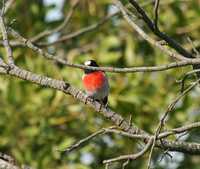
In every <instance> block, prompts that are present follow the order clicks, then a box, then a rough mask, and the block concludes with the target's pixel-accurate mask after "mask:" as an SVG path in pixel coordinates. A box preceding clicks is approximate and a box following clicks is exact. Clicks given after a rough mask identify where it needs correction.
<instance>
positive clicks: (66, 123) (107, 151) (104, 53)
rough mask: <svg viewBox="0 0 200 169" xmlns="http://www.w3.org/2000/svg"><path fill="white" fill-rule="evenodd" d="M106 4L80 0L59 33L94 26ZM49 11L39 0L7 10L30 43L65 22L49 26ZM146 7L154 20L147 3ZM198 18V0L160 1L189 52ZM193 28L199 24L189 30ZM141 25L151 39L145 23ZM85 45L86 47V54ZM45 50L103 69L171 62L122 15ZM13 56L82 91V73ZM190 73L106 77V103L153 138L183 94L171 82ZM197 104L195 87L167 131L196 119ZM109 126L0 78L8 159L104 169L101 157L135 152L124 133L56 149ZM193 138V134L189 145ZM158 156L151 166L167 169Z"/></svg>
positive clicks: (166, 22) (66, 101)
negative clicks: (78, 146)
mask: <svg viewBox="0 0 200 169" xmlns="http://www.w3.org/2000/svg"><path fill="white" fill-rule="evenodd" d="M70 2H72V0H71V1H69V2H68V1H66V2H65V5H64V7H63V9H61V10H63V14H64V15H65V14H66V11H68V10H69V8H70ZM145 2H146V1H144V0H143V1H142V0H141V1H140V3H145ZM125 3H127V2H125ZM110 4H111V1H110V0H102V1H97V0H96V1H90V0H84V1H82V0H81V1H80V3H79V6H78V7H77V8H76V10H75V11H74V14H73V16H72V18H71V21H70V23H69V25H68V26H67V28H65V29H64V30H63V34H66V33H70V32H73V31H75V30H79V29H80V28H82V27H85V26H87V25H90V24H93V23H96V22H97V21H98V20H100V19H101V18H102V17H103V16H105V15H106V14H107V11H108V8H109V7H110ZM54 8H56V6H55V5H51V6H45V5H44V4H43V1H42V0H37V1H35V0H29V1H22V0H21V1H20V0H19V1H16V2H15V4H14V5H13V6H12V8H11V9H10V10H9V11H8V18H7V23H8V24H9V23H11V21H12V20H13V19H16V21H15V22H14V23H13V24H12V25H11V26H12V27H13V28H15V29H16V30H17V31H19V32H20V33H21V34H22V35H24V36H25V37H29V38H30V37H32V36H34V35H36V34H37V33H39V32H41V31H44V30H47V29H52V28H55V26H57V25H58V24H60V23H62V21H63V19H64V18H62V19H60V20H56V21H51V22H48V21H46V20H45V16H46V15H47V12H48V11H49V10H51V9H54ZM144 9H145V10H146V11H147V12H148V14H149V15H150V16H153V6H152V4H151V3H149V4H148V5H146V6H145V7H144ZM186 11H187V12H186ZM199 16H200V9H199V1H198V0H191V1H179V0H171V1H161V5H160V16H159V25H160V28H161V30H164V31H165V32H167V33H169V34H170V35H171V36H173V37H174V38H175V39H176V40H177V41H179V42H180V43H181V44H182V45H183V46H187V47H188V42H187V41H186V37H187V36H190V37H191V38H192V39H194V40H196V39H198V37H199V36H200V32H199V24H198V23H199ZM138 23H141V21H138ZM193 24H195V25H196V24H197V25H198V26H196V27H193V26H192V25H193ZM140 25H142V24H140ZM141 27H142V28H144V29H145V31H147V33H148V34H149V35H152V33H151V32H150V31H149V30H148V29H147V28H146V27H145V26H141ZM180 32H181V33H180ZM152 36H153V35H152ZM43 40H44V41H47V40H48V39H47V38H45V39H43ZM189 47H191V45H189ZM86 48H89V50H88V51H87V50H86V52H85V51H84V49H86ZM45 50H49V51H51V52H52V51H53V52H54V53H55V54H58V55H61V56H62V57H63V58H66V59H67V60H68V61H70V62H73V63H83V61H84V60H87V59H89V58H92V59H95V60H97V61H98V63H99V64H100V65H103V66H115V67H131V66H142V65H160V64H165V63H169V62H170V61H171V59H170V58H169V57H168V56H166V55H165V54H163V53H162V52H161V51H160V50H159V49H157V48H155V47H152V46H150V45H149V44H148V43H147V42H146V41H144V40H143V39H142V38H141V37H140V36H139V35H138V34H137V33H136V32H135V31H134V30H132V29H131V28H130V26H129V25H128V24H127V23H126V22H125V21H124V20H122V19H121V18H120V17H114V18H112V19H110V21H108V22H107V23H105V24H104V25H102V26H101V27H99V28H98V29H96V30H95V31H93V32H89V33H87V34H84V35H82V36H79V37H77V38H75V39H72V40H69V41H66V42H64V43H60V44H56V45H55V46H52V47H49V48H48V47H47V48H45ZM4 55H5V51H4V49H3V48H1V49H0V56H4ZM14 57H15V60H16V63H17V65H19V66H21V67H24V68H26V69H28V70H31V71H33V72H36V73H39V74H44V75H48V76H51V77H53V78H56V79H64V80H66V81H68V82H69V83H70V84H72V85H74V86H76V87H77V88H82V84H81V76H82V74H83V72H82V71H81V70H78V69H73V68H67V67H64V66H62V65H59V64H56V63H54V62H51V61H47V60H45V59H44V58H43V57H41V56H39V55H37V54H36V53H34V52H32V51H31V50H29V49H24V48H23V47H20V48H15V49H14ZM188 70H191V68H179V69H175V70H170V71H166V72H156V73H135V74H114V73H107V75H108V77H109V81H110V85H111V91H110V96H109V105H110V107H111V108H112V109H113V110H115V111H116V112H118V113H120V114H122V115H123V116H124V117H125V118H127V119H128V118H129V116H130V114H131V115H132V116H133V122H134V123H135V124H137V125H138V126H139V127H141V128H142V129H144V130H146V131H148V132H151V133H153V132H154V131H155V128H156V126H157V124H158V122H159V118H160V116H161V115H162V114H163V113H164V112H165V110H166V109H167V106H168V105H169V104H170V103H171V102H172V100H173V99H175V97H176V96H177V95H178V94H179V92H180V84H178V83H176V80H177V79H179V78H180V77H181V76H182V75H183V74H184V72H187V71H188ZM187 84H189V82H188V83H187ZM199 99H200V97H199V89H196V90H194V91H193V92H192V93H191V94H189V95H188V96H187V97H185V98H184V99H183V100H182V101H180V102H179V103H178V105H177V108H176V110H175V111H173V112H171V114H170V116H169V120H168V121H167V127H168V128H169V129H170V128H174V127H178V126H181V125H182V124H185V123H190V122H193V121H197V120H199V119H200V116H199ZM111 125H112V124H110V122H109V121H107V120H106V119H104V118H103V117H101V116H99V115H97V113H95V112H94V111H93V110H92V109H90V108H87V106H85V105H84V104H82V103H79V102H77V101H76V100H75V99H74V98H72V97H70V96H66V95H64V94H63V93H61V92H58V91H54V90H53V89H45V88H42V87H38V86H36V85H35V84H31V83H29V82H25V81H22V80H19V79H16V78H12V77H8V76H0V136H1V139H0V151H1V152H5V153H8V154H11V155H12V156H14V157H15V158H16V160H17V161H19V162H20V163H22V164H28V165H30V166H33V167H35V168H38V169H42V168H49V169H51V168H52V169H53V168H58V169H65V168H66V169H67V168H70V169H92V168H100V169H103V168H104V167H105V166H103V164H102V161H103V160H105V159H108V158H111V157H115V156H118V155H121V154H128V153H133V152H136V151H137V150H138V147H140V144H138V142H137V141H133V140H130V139H127V138H124V137H121V136H117V135H106V136H102V137H97V138H95V139H94V140H93V141H91V142H90V143H89V144H87V145H85V147H84V148H81V149H79V150H77V151H74V152H71V153H70V154H64V153H61V152H60V151H58V150H62V149H63V148H66V147H67V146H69V145H71V144H72V143H74V142H75V141H77V140H80V139H82V138H84V137H86V136H88V135H89V134H91V133H93V132H95V131H97V130H98V129H100V128H102V127H106V126H111ZM196 137H197V136H196ZM193 138H194V137H192V136H191V137H189V138H188V140H193ZM198 138H199V137H198ZM161 153H162V152H155V154H156V155H157V157H156V155H155V157H154V162H155V164H156V165H157V166H158V168H165V167H163V166H160V164H159V162H158V157H160V156H159V154H161ZM88 154H89V155H88ZM88 156H89V157H88ZM85 157H87V158H86V159H87V160H88V159H90V158H91V161H89V162H88V163H87V162H86V161H87V160H84V158H85ZM147 159H148V157H147V156H145V157H144V158H142V159H139V160H137V161H134V162H131V163H130V164H129V165H128V166H127V169H128V168H138V169H139V168H140V169H143V168H146V166H147V164H146V162H144V161H147ZM196 161H198V162H196ZM169 163H170V161H169ZM177 164H178V166H179V168H181V169H188V168H189V167H190V168H195V169H198V168H199V159H197V157H192V156H185V161H184V162H183V163H177ZM110 168H113V169H114V168H115V169H117V168H121V165H120V164H118V163H117V164H114V165H113V166H111V167H110Z"/></svg>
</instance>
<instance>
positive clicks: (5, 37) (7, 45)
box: [0, 7, 14, 65]
mask: <svg viewBox="0 0 200 169" xmlns="http://www.w3.org/2000/svg"><path fill="white" fill-rule="evenodd" d="M3 8H4V7H3ZM3 10H4V9H2V11H1V15H0V29H1V33H2V36H3V44H4V47H5V49H6V52H7V59H8V63H9V64H10V65H13V64H14V59H13V54H12V49H11V47H10V43H9V40H8V34H7V30H6V26H5V24H4V18H3V15H4V13H3Z"/></svg>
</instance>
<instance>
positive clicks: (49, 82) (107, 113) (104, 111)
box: [0, 66, 200, 154]
mask: <svg viewBox="0 0 200 169" xmlns="http://www.w3.org/2000/svg"><path fill="white" fill-rule="evenodd" d="M0 73H2V74H8V75H11V76H14V77H17V78H19V79H23V80H26V81H30V82H32V83H35V84H38V85H39V86H44V87H47V88H53V89H56V90H59V91H62V92H64V93H66V94H69V95H71V96H73V97H75V98H76V99H77V100H79V101H80V102H82V103H86V102H85V100H86V98H87V95H85V94H83V93H82V92H81V91H80V90H78V89H76V88H75V87H73V86H71V85H70V84H69V83H66V82H64V81H62V80H56V79H52V78H49V77H46V76H42V75H38V74H35V73H32V72H30V71H27V70H24V69H21V68H19V67H17V66H14V67H13V68H12V69H10V70H6V69H5V68H3V67H2V68H1V69H0ZM86 104H87V105H88V106H90V107H92V108H93V109H94V110H95V111H97V112H98V113H99V114H101V115H103V116H104V117H105V118H106V119H109V120H110V121H112V122H113V123H114V125H116V126H118V127H119V128H120V129H122V130H123V131H125V132H128V133H130V134H140V135H144V137H148V136H149V134H148V133H146V132H145V131H143V130H142V129H140V128H138V127H137V126H136V125H135V124H132V125H131V126H130V124H129V123H128V122H127V121H126V120H125V119H124V118H123V117H122V116H121V115H119V114H118V113H116V112H114V111H112V110H111V109H109V108H107V107H104V106H102V105H101V104H100V103H99V102H97V101H92V100H88V101H87V103H86ZM144 141H145V142H148V139H144ZM156 146H158V147H161V148H162V149H164V150H166V149H169V150H170V151H180V152H185V153H189V154H200V144H197V143H186V142H181V141H167V140H163V141H162V143H160V142H159V141H156Z"/></svg>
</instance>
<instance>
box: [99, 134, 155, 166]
mask: <svg viewBox="0 0 200 169" xmlns="http://www.w3.org/2000/svg"><path fill="white" fill-rule="evenodd" d="M152 142H153V138H150V139H149V141H148V143H147V144H146V145H145V147H144V148H143V149H142V151H140V152H139V153H136V154H129V155H121V156H119V157H115V158H112V159H109V160H104V161H103V163H104V164H106V163H113V162H116V161H121V160H135V159H137V158H139V157H141V156H143V155H144V154H145V153H146V152H147V151H148V150H149V148H150V146H151V144H152Z"/></svg>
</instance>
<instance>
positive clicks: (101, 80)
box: [82, 60, 109, 106]
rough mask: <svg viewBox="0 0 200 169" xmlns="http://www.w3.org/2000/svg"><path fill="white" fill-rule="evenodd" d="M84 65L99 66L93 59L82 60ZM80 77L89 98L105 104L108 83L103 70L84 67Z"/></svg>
mask: <svg viewBox="0 0 200 169" xmlns="http://www.w3.org/2000/svg"><path fill="white" fill-rule="evenodd" d="M84 65H86V66H93V67H99V66H98V64H97V63H96V62H95V61H94V60H88V61H85V62H84ZM84 72H85V74H84V75H83V77H82V82H83V87H84V89H85V91H86V94H87V95H88V97H89V98H92V99H94V100H96V101H99V102H100V103H101V104H103V105H105V106H107V102H108V93H109V83H108V78H107V77H106V74H105V72H104V71H99V70H89V69H84Z"/></svg>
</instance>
